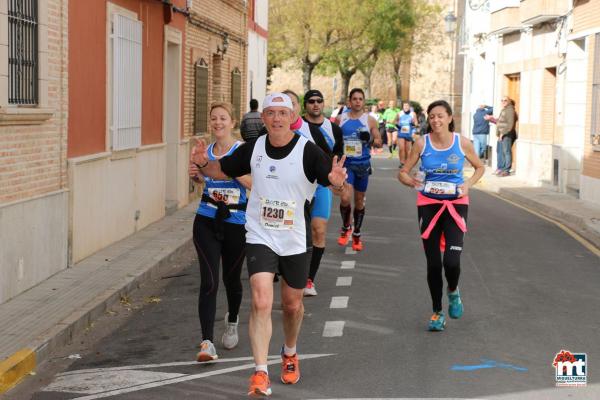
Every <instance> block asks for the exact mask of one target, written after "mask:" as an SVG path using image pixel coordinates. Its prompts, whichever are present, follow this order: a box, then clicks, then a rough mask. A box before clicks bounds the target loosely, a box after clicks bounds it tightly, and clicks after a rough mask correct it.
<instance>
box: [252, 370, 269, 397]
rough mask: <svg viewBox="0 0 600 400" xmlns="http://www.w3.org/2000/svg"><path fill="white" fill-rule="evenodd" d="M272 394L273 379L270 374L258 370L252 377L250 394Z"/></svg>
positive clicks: (261, 395)
mask: <svg viewBox="0 0 600 400" xmlns="http://www.w3.org/2000/svg"><path fill="white" fill-rule="evenodd" d="M270 395H271V381H270V380H269V375H268V374H267V373H266V372H264V371H256V372H255V373H254V374H252V376H251V377H250V386H249V387H248V396H250V397H267V396H270Z"/></svg>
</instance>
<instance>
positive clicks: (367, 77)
mask: <svg viewBox="0 0 600 400" xmlns="http://www.w3.org/2000/svg"><path fill="white" fill-rule="evenodd" d="M371 72H373V71H371ZM365 97H366V98H367V99H370V98H371V73H370V72H368V73H366V74H365Z"/></svg>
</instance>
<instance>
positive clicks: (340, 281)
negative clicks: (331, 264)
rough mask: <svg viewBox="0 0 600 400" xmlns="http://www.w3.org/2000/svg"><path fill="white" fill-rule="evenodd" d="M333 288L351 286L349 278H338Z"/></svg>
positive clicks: (350, 278)
mask: <svg viewBox="0 0 600 400" xmlns="http://www.w3.org/2000/svg"><path fill="white" fill-rule="evenodd" d="M335 286H352V277H351V276H338V278H337V281H336V282H335Z"/></svg>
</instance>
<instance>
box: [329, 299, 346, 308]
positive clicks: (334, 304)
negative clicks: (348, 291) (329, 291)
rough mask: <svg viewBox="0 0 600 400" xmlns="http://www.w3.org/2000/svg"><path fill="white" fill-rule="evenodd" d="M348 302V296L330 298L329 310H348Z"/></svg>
mask: <svg viewBox="0 0 600 400" xmlns="http://www.w3.org/2000/svg"><path fill="white" fill-rule="evenodd" d="M348 300H350V297H348V296H334V297H332V298H331V304H329V308H348Z"/></svg>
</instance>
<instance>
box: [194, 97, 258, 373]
mask: <svg viewBox="0 0 600 400" xmlns="http://www.w3.org/2000/svg"><path fill="white" fill-rule="evenodd" d="M234 125H235V121H234V119H233V106H232V105H231V104H229V103H214V104H212V105H211V108H210V129H211V132H212V134H213V135H214V137H215V142H214V143H211V144H210V145H209V146H208V150H207V152H208V158H209V159H210V160H219V159H220V158H221V157H224V156H227V155H229V154H231V153H233V152H234V151H235V149H237V148H238V147H239V146H240V145H241V144H242V142H240V141H237V140H236V139H235V138H234V137H233V134H232V131H233V127H234ZM189 175H190V178H192V180H194V181H195V182H197V183H200V182H202V181H204V183H205V184H204V191H203V192H202V200H201V201H200V205H199V206H198V211H196V218H195V219H194V230H193V239H194V246H195V247H196V251H197V253H198V263H199V266H200V294H199V297H198V315H199V318H200V327H201V329H202V343H201V344H200V352H199V353H198V354H197V356H196V358H197V360H198V361H199V362H203V361H212V360H215V359H217V358H218V356H217V351H216V349H215V346H214V344H213V341H214V340H213V334H214V332H213V331H214V326H215V314H216V311H217V291H218V289H219V265H220V264H221V265H222V268H223V274H222V275H223V284H224V285H225V291H226V292H227V304H228V312H227V314H225V333H223V336H222V338H221V343H222V344H223V347H224V348H226V349H232V348H234V347H235V346H237V344H238V321H239V316H238V313H239V311H240V304H241V303H242V281H241V279H240V275H241V272H242V264H243V261H244V255H245V251H244V242H245V238H246V230H245V229H244V224H245V223H246V203H247V198H246V188H250V186H251V183H252V182H251V178H250V175H245V176H241V177H239V178H237V179H230V178H223V179H212V178H209V177H203V175H202V171H201V169H200V168H198V166H197V165H195V164H194V163H193V162H192V161H191V160H190V165H189Z"/></svg>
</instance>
